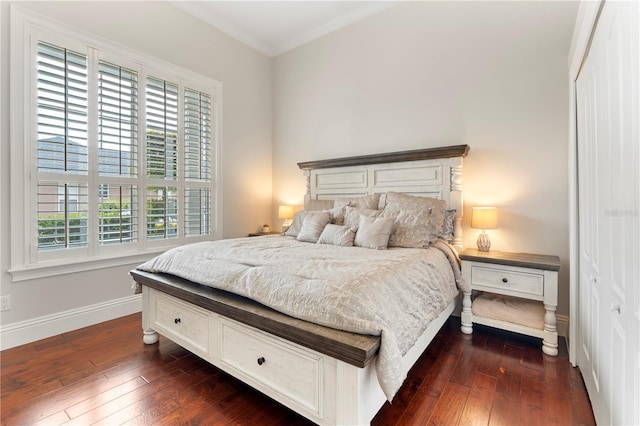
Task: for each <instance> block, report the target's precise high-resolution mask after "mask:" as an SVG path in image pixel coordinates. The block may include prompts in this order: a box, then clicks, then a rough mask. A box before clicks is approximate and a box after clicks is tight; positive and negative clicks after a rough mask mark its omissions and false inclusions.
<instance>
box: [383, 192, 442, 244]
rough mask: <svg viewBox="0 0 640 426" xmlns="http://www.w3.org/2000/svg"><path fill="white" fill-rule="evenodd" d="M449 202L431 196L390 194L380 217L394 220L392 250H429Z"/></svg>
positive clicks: (390, 239) (440, 226)
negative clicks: (425, 248) (403, 248)
mask: <svg viewBox="0 0 640 426" xmlns="http://www.w3.org/2000/svg"><path fill="white" fill-rule="evenodd" d="M446 205H447V203H446V202H445V201H444V200H437V199H435V198H429V197H417V196H414V195H408V194H400V193H397V192H389V193H387V199H386V204H385V206H384V210H383V211H382V214H381V215H380V216H381V217H385V218H392V219H393V231H392V232H391V237H390V238H389V246H390V247H413V248H420V247H428V246H429V245H430V244H431V243H433V242H434V241H435V240H436V239H437V238H438V233H439V232H440V229H441V228H442V224H443V222H444V216H445V209H446Z"/></svg>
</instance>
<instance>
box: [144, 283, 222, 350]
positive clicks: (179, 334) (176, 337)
mask: <svg viewBox="0 0 640 426" xmlns="http://www.w3.org/2000/svg"><path fill="white" fill-rule="evenodd" d="M150 299H151V306H152V309H151V312H150V315H151V323H152V324H153V328H154V329H155V330H156V331H158V332H159V333H160V334H163V335H165V336H167V337H168V338H170V339H171V340H173V341H175V342H176V343H178V344H180V345H182V346H184V347H186V348H188V349H189V350H191V351H192V352H194V353H196V354H198V355H201V356H203V357H205V358H206V357H207V355H208V354H209V334H210V333H209V313H208V312H207V311H205V310H204V309H200V308H198V307H197V306H194V305H191V304H187V303H185V302H182V301H180V300H178V299H176V298H173V297H171V296H166V295H164V294H163V293H160V292H158V291H155V290H151V294H150Z"/></svg>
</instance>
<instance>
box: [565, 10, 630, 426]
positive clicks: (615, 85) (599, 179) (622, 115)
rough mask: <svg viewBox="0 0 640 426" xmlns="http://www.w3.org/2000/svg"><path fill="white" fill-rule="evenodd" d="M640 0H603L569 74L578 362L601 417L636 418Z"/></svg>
mask: <svg viewBox="0 0 640 426" xmlns="http://www.w3.org/2000/svg"><path fill="white" fill-rule="evenodd" d="M639 27H640V3H639V2H607V3H605V5H604V8H603V10H602V14H601V15H600V19H599V22H598V25H597V28H596V30H595V34H594V37H593V41H592V45H591V50H590V52H589V55H588V57H587V60H586V61H585V64H584V66H583V69H582V71H581V72H580V76H579V77H578V80H577V95H578V102H577V105H578V169H579V172H578V175H579V176H578V179H579V192H578V195H579V207H580V209H579V210H580V212H579V220H580V244H579V247H580V267H579V269H580V294H579V318H578V322H579V323H578V333H579V336H577V337H578V344H579V348H578V366H579V367H580V369H581V371H582V373H583V377H584V380H585V383H586V386H587V390H588V392H589V396H590V398H591V402H592V406H593V410H594V414H595V416H596V420H597V421H598V423H602V424H640V409H639V408H638V407H639V406H640V315H639V312H640V249H639V245H640V243H639V241H640V172H639V171H638V170H639V168H640V128H639V127H640V124H639V122H640V101H639V99H640V86H639V84H640V34H639V32H638V28H639Z"/></svg>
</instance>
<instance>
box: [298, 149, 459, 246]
mask: <svg viewBox="0 0 640 426" xmlns="http://www.w3.org/2000/svg"><path fill="white" fill-rule="evenodd" d="M468 152H469V145H456V146H448V147H441V148H430V149H420V150H413V151H402V152H391V153H386V154H375V155H363V156H358V157H345V158H334V159H330V160H320V161H308V162H304V163H298V167H300V169H302V170H303V171H304V174H305V176H306V178H307V194H306V195H305V201H306V200H310V199H311V200H322V199H333V198H346V197H358V196H362V195H370V194H375V193H384V192H388V191H394V192H403V193H406V194H411V195H419V196H425V197H433V198H438V199H442V200H445V201H446V202H447V209H449V210H456V214H455V216H456V218H455V226H454V238H453V245H454V246H455V247H456V248H458V249H461V248H462V213H463V197H462V159H463V158H464V157H466V155H467V153H468Z"/></svg>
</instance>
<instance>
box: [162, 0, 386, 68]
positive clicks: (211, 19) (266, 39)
mask: <svg viewBox="0 0 640 426" xmlns="http://www.w3.org/2000/svg"><path fill="white" fill-rule="evenodd" d="M170 2H171V3H172V4H173V5H175V6H176V7H178V8H180V9H182V10H184V11H185V12H187V13H189V14H191V15H193V16H195V17H197V18H198V19H201V20H202V21H204V22H206V23H208V24H210V25H212V26H214V27H216V28H217V29H219V30H220V31H222V32H224V33H226V34H227V35H229V36H231V37H233V38H236V39H238V40H240V41H241V42H243V43H245V44H247V45H249V46H251V47H253V48H254V49H256V50H258V51H260V52H262V53H264V54H265V55H267V56H270V57H274V56H277V55H280V54H281V53H284V52H286V51H288V50H291V49H293V48H295V47H298V46H301V45H303V44H305V43H307V42H309V41H312V40H314V39H316V38H318V37H322V36H323V35H325V34H328V33H330V32H332V31H335V30H337V29H339V28H342V27H345V26H347V25H349V24H352V23H354V22H356V21H358V20H360V19H363V18H366V17H367V16H371V15H373V14H375V13H377V12H380V11H381V10H384V9H387V8H388V7H391V6H393V5H395V4H397V3H398V1H192V0H186V1H180V0H172V1H170Z"/></svg>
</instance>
